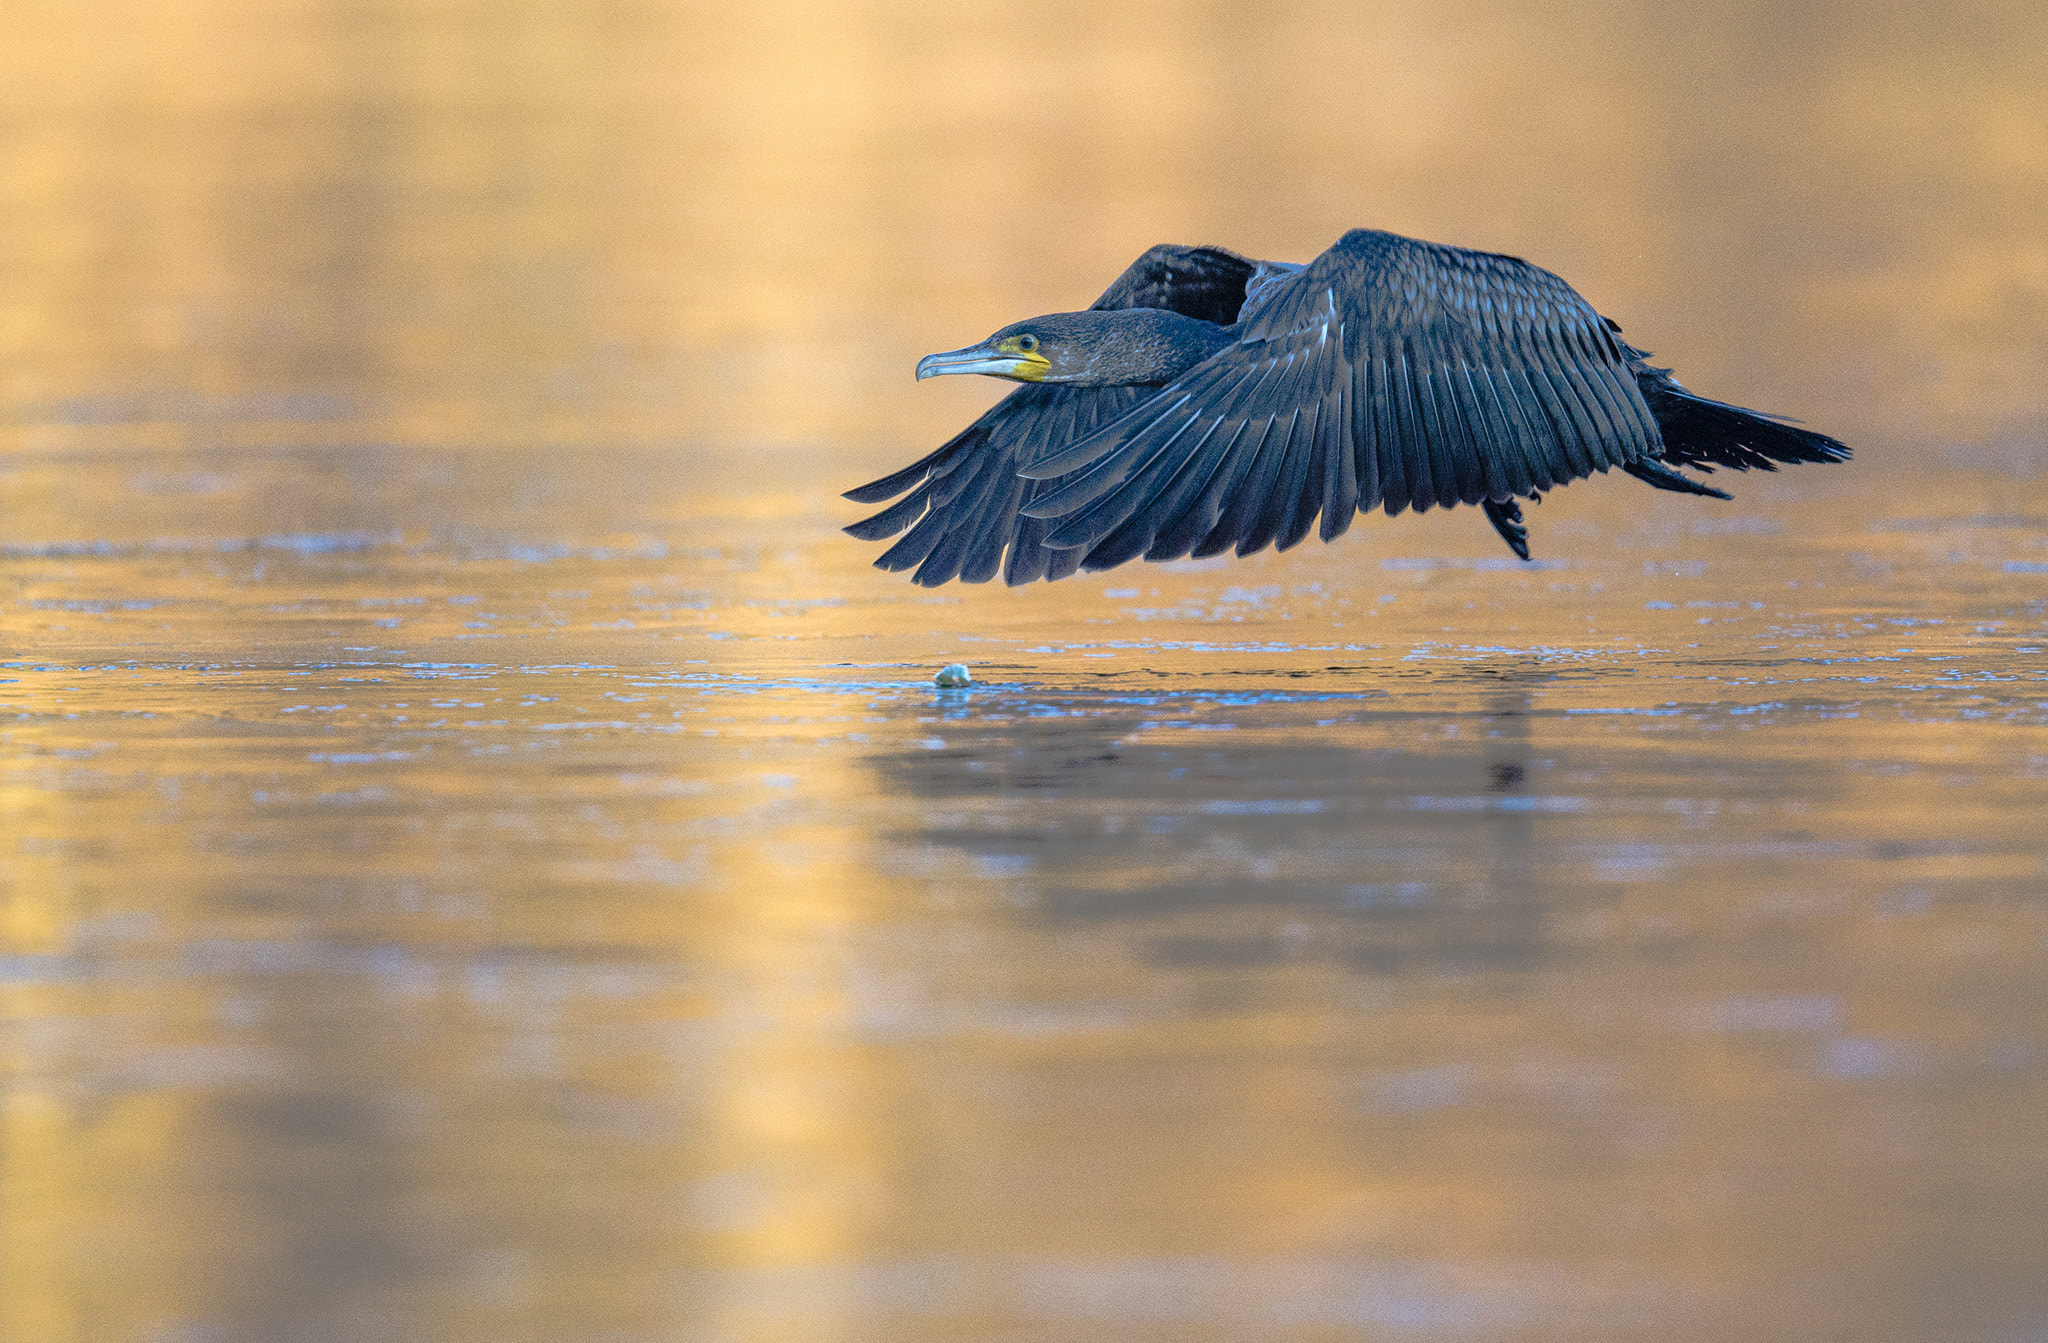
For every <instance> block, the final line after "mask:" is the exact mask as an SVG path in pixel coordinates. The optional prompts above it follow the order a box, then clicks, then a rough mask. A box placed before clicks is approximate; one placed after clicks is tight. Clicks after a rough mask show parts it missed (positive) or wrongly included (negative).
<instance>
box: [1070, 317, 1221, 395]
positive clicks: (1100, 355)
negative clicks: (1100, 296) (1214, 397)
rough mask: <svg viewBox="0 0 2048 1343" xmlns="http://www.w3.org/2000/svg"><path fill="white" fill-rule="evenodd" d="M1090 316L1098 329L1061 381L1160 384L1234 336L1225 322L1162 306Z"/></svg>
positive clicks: (1141, 384)
mask: <svg viewBox="0 0 2048 1343" xmlns="http://www.w3.org/2000/svg"><path fill="white" fill-rule="evenodd" d="M1090 316H1093V317H1098V318H1100V319H1101V326H1100V330H1099V331H1098V332H1097V333H1095V338H1094V339H1092V340H1090V341H1089V342H1088V343H1087V347H1086V349H1087V357H1086V359H1085V360H1084V361H1083V362H1082V365H1081V367H1080V368H1079V369H1077V370H1076V372H1075V375H1074V376H1072V377H1069V378H1065V379H1062V381H1066V382H1075V383H1081V384H1083V385H1085V386H1091V387H1157V386H1162V385H1164V384H1166V383H1169V382H1172V381H1173V380H1174V379H1175V378H1177V377H1179V376H1180V375H1181V374H1183V373H1185V372H1187V371H1188V370H1189V369H1191V368H1193V367H1194V366H1195V365H1196V364H1199V363H1201V362H1202V361H1203V360H1204V359H1207V358H1208V357H1209V356H1210V355H1212V354H1215V353H1216V352H1217V351H1218V350H1221V349H1223V348H1224V347H1225V346H1228V345H1232V344H1235V343H1236V339H1237V338H1236V336H1235V335H1234V334H1232V332H1231V329H1230V328H1228V327H1221V326H1217V325H1216V324H1215V323H1214V322H1204V321H1200V320H1198V319H1196V318H1193V317H1183V316H1181V314H1179V313H1177V312H1168V311H1166V310H1165V309H1163V308H1123V309H1119V310H1117V311H1114V312H1105V313H1100V314H1093V313H1091V314H1090Z"/></svg>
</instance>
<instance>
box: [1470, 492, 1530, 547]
mask: <svg viewBox="0 0 2048 1343" xmlns="http://www.w3.org/2000/svg"><path fill="white" fill-rule="evenodd" d="M1542 499H1543V496H1542V495H1540V494H1537V495H1531V496H1530V497H1529V502H1530V503H1532V504H1534V503H1540V502H1542ZM1479 506H1480V507H1481V508H1483V509H1485V510H1486V520H1487V521H1488V522H1490V523H1492V524H1493V529H1494V530H1495V531H1497V532H1499V533H1500V539H1501V540H1503V541H1505V542H1507V543H1508V549H1509V550H1512V551H1514V552H1515V556H1516V558H1517V559H1524V560H1526V559H1528V558H1529V529H1528V527H1527V526H1525V525H1524V524H1523V522H1522V506H1521V505H1520V504H1518V503H1516V502H1515V501H1514V500H1513V499H1482V500H1480V503H1479Z"/></svg>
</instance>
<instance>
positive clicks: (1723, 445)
mask: <svg viewBox="0 0 2048 1343" xmlns="http://www.w3.org/2000/svg"><path fill="white" fill-rule="evenodd" d="M1636 385H1637V386H1638V387H1639V388H1641V389H1642V393H1643V399H1644V400H1645V401H1648V402H1649V403H1650V413H1651V414H1652V415H1654V416H1656V417H1657V427H1658V428H1659V429H1660V430H1662V431H1663V436H1664V461H1665V462H1666V463H1667V464H1669V465H1673V466H1690V467H1695V468H1697V469H1699V470H1702V471H1711V470H1713V469H1714V468H1715V467H1717V466H1722V467H1727V468H1728V469H1729V470H1731V471H1751V470H1756V471H1775V470H1777V469H1778V464H1779V463H1784V464H1787V465H1795V464H1800V463H1806V462H1845V461H1847V460H1849V448H1848V445H1846V444H1844V443H1842V442H1840V441H1838V440H1836V439H1832V438H1829V437H1828V436H1827V435H1826V434H1817V433H1815V432H1814V431H1813V430H1811V429H1801V428H1799V427H1798V426H1797V425H1795V424H1792V423H1790V422H1789V421H1787V420H1786V419H1785V418H1784V417H1783V416H1779V415H1768V414H1765V413H1764V412H1762V411H1756V410H1744V409H1743V408H1742V407H1741V406H1731V405H1729V404H1728V403H1727V402H1725V401H1711V400H1709V399H1707V398H1706V397H1704V396H1695V395H1694V394H1693V393H1691V392H1689V391H1687V390H1686V389H1685V388H1684V387H1682V386H1680V385H1679V383H1678V381H1677V380H1676V379H1675V378H1673V377H1672V376H1671V374H1670V372H1669V370H1667V369H1661V368H1651V367H1650V366H1649V365H1647V364H1642V363H1638V364H1637V365H1636Z"/></svg>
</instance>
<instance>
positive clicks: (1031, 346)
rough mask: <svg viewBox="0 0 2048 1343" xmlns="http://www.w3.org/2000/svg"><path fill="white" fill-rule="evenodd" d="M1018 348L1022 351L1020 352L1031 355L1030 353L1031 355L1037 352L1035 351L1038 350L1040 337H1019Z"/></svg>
mask: <svg viewBox="0 0 2048 1343" xmlns="http://www.w3.org/2000/svg"><path fill="white" fill-rule="evenodd" d="M1017 348H1018V349H1020V350H1022V351H1024V353H1026V354H1030V353H1031V352H1032V351H1033V350H1035V349H1037V348H1038V337H1036V336H1019V337H1017Z"/></svg>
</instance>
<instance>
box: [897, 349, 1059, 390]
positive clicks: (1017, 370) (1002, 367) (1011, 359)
mask: <svg viewBox="0 0 2048 1343" xmlns="http://www.w3.org/2000/svg"><path fill="white" fill-rule="evenodd" d="M1050 367H1051V365H1050V364H1049V363H1047V361H1046V360H1045V359H1044V358H1043V357H1042V356H1040V355H1038V354H1035V353H1034V354H1010V353H1006V352H1005V351H1003V350H1000V349H997V348H996V347H995V346H993V345H990V344H989V343H988V342H986V341H984V342H982V343H981V344H979V345H970V346H968V347H967V348H966V349H964V350H947V351H945V352H944V353H941V354H928V355H926V356H925V357H924V358H922V359H920V360H918V361H917V380H918V381H919V382H923V381H924V380H925V379H926V378H943V377H945V376H946V375H947V374H949V373H986V374H988V375H989V376H990V377H992V378H1009V379H1012V380H1013V381H1016V382H1038V381H1040V380H1041V379H1042V378H1043V377H1044V376H1045V371H1046V369H1048V368H1050Z"/></svg>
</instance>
